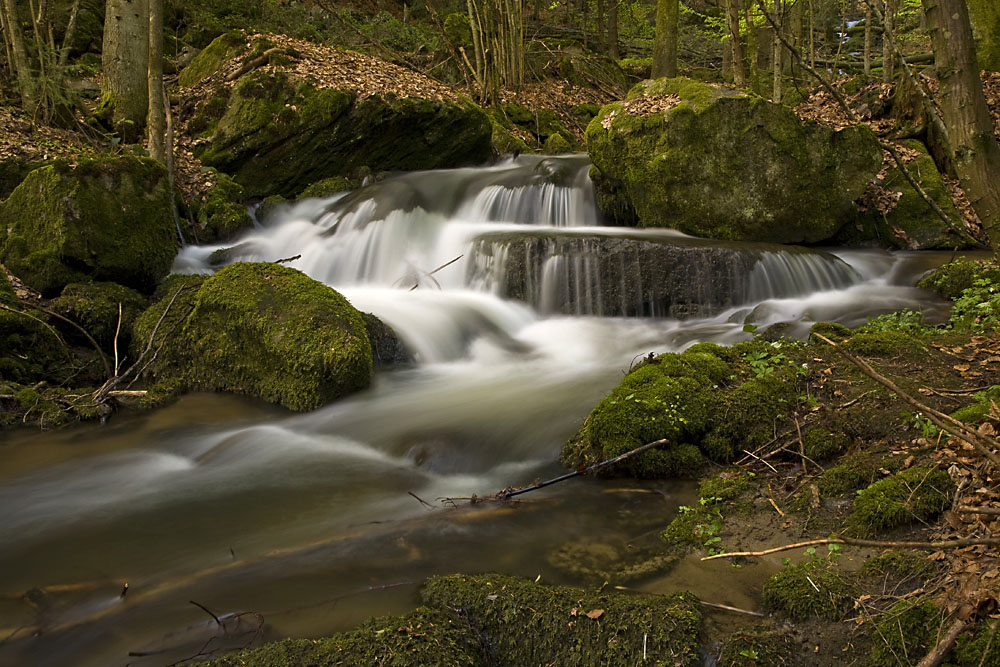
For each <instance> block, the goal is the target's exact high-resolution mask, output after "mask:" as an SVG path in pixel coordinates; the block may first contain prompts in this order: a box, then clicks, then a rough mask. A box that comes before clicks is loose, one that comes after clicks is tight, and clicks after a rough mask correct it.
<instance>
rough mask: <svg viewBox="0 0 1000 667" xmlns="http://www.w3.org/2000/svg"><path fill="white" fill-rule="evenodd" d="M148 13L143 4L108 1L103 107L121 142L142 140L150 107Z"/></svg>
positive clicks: (127, 0) (132, 0)
mask: <svg viewBox="0 0 1000 667" xmlns="http://www.w3.org/2000/svg"><path fill="white" fill-rule="evenodd" d="M148 62H149V9H148V7H147V1H146V0H107V8H106V11H105V17H104V46H103V52H102V54H101V63H102V65H103V69H104V74H103V76H102V77H101V95H102V103H103V104H104V105H105V106H108V107H110V110H111V119H112V123H113V124H114V126H115V129H117V130H118V131H119V132H120V133H121V134H122V141H124V142H126V143H134V142H136V141H138V140H139V138H140V137H142V129H143V127H145V124H146V110H147V106H148V105H149V85H148V82H147V66H148Z"/></svg>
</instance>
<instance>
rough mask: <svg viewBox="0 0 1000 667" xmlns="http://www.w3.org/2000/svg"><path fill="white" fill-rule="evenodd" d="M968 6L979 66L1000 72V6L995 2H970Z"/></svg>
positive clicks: (974, 0) (986, 0)
mask: <svg viewBox="0 0 1000 667" xmlns="http://www.w3.org/2000/svg"><path fill="white" fill-rule="evenodd" d="M967 4H968V6H969V18H970V19H971V20H972V35H973V37H974V38H975V40H976V58H977V60H978V62H979V66H980V67H982V68H983V69H988V70H993V71H994V72H1000V4H997V3H996V2H995V1H994V0H968V2H967Z"/></svg>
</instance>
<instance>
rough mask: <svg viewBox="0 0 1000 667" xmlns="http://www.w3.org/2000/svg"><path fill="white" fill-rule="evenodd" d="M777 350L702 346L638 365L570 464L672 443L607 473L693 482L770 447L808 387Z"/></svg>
mask: <svg viewBox="0 0 1000 667" xmlns="http://www.w3.org/2000/svg"><path fill="white" fill-rule="evenodd" d="M773 345H777V344H771V343H766V342H764V341H754V342H752V343H741V344H739V345H737V346H735V347H734V348H733V349H732V350H728V351H722V350H724V348H720V347H718V346H711V345H708V346H706V345H696V346H693V347H692V348H690V349H688V350H687V351H685V352H684V353H682V354H672V353H670V354H664V355H660V356H659V357H656V358H654V359H652V360H647V361H646V362H645V363H643V364H640V365H638V366H637V367H636V368H635V369H633V370H632V372H631V373H629V374H628V375H627V376H626V377H625V379H624V380H622V382H621V383H620V384H619V385H618V386H617V387H615V389H613V390H612V391H611V393H610V394H609V395H608V396H607V397H606V398H605V399H604V400H603V401H601V402H600V403H599V404H598V405H597V407H595V408H594V410H593V411H592V412H591V413H590V416H589V417H587V419H586V421H585V422H584V424H583V426H582V427H581V428H580V430H579V432H578V433H577V434H576V435H575V436H574V437H573V438H572V439H570V441H569V442H568V443H567V444H566V446H565V447H564V448H563V452H562V460H563V462H564V463H565V464H566V465H568V466H570V467H576V466H580V465H591V464H593V463H596V462H598V461H603V460H606V459H610V458H613V457H615V456H618V455H620V454H624V453H625V452H628V451H630V450H632V449H635V448H637V447H639V446H641V445H644V444H646V443H649V442H653V441H656V440H666V441H667V443H666V444H665V445H664V446H662V447H661V448H657V449H652V450H649V451H647V452H644V453H642V454H639V455H637V456H632V457H630V458H628V459H626V460H625V461H622V462H621V463H619V464H616V465H614V466H607V467H606V468H603V469H602V470H601V473H600V474H605V475H629V476H633V477H671V476H678V475H680V476H690V475H693V474H695V473H697V472H698V470H699V468H700V467H701V466H702V465H703V463H704V461H705V458H708V459H710V460H712V461H716V462H723V463H724V462H728V461H730V460H731V459H732V457H733V455H734V454H735V453H736V452H737V451H739V449H740V448H743V447H747V446H753V445H755V444H756V445H760V444H763V443H764V442H767V441H768V440H770V439H771V438H772V437H774V436H773V429H774V423H775V422H776V421H777V420H779V419H780V418H782V417H783V416H784V415H786V414H787V413H788V412H789V411H790V410H792V409H794V407H795V405H797V402H798V400H799V398H798V397H799V393H800V392H799V389H800V385H801V383H802V377H801V374H800V371H801V368H800V367H799V365H798V364H797V362H795V361H793V360H792V358H791V357H786V356H785V354H784V353H782V352H780V351H779V350H780V349H785V348H782V347H781V346H780V345H779V347H773ZM788 349H791V348H790V347H789V348H788ZM755 355H756V356H755ZM720 356H721V357H722V358H720ZM748 359H752V360H753V361H754V362H756V363H757V364H758V365H759V367H758V368H756V369H754V367H753V366H752V364H751V363H750V362H749V361H748ZM768 364H772V365H768ZM720 416H722V417H724V418H720Z"/></svg>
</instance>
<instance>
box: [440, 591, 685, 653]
mask: <svg viewBox="0 0 1000 667" xmlns="http://www.w3.org/2000/svg"><path fill="white" fill-rule="evenodd" d="M421 596H422V598H423V601H424V603H425V604H428V605H431V606H434V607H443V608H448V609H454V610H456V611H457V612H458V614H459V615H460V616H461V617H463V618H465V619H467V620H468V622H469V624H470V625H472V626H473V627H475V628H476V629H477V631H478V632H479V633H480V636H481V637H482V639H483V642H484V644H485V646H486V650H487V655H488V656H489V662H490V664H501V665H548V664H558V665H567V666H572V665H579V666H584V665H628V664H638V663H639V662H640V661H641V660H643V655H644V651H645V656H646V660H647V661H648V663H649V664H651V665H672V666H673V665H691V666H694V665H700V664H701V660H700V657H699V643H698V631H699V628H700V625H701V612H700V609H699V608H698V603H697V600H695V598H694V597H693V596H691V595H689V594H684V593H682V594H676V595H671V596H630V595H625V594H622V593H593V592H589V591H586V590H584V589H580V588H571V587H567V586H547V585H545V584H537V583H532V582H530V581H526V580H523V579H518V578H516V577H511V576H506V575H500V574H484V575H478V576H470V575H453V576H447V577H433V578H431V579H430V580H428V582H427V584H426V585H425V586H424V589H423V591H422V593H421Z"/></svg>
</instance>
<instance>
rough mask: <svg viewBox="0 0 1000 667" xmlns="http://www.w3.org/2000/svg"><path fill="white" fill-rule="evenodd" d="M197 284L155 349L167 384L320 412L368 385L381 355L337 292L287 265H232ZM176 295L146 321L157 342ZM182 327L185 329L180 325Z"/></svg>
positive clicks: (161, 380) (142, 324)
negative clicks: (160, 322) (376, 353)
mask: <svg viewBox="0 0 1000 667" xmlns="http://www.w3.org/2000/svg"><path fill="white" fill-rule="evenodd" d="M178 283H180V284H181V285H183V284H184V283H187V285H186V288H187V289H185V290H183V292H182V293H181V295H182V296H179V297H178V299H177V300H176V302H175V303H174V306H173V307H171V309H170V314H172V316H171V317H168V318H167V319H166V320H164V324H163V325H161V327H160V331H159V332H158V333H157V337H156V338H155V340H154V343H155V344H156V345H157V346H159V345H160V343H161V342H162V344H163V347H162V349H161V350H160V353H159V355H158V356H157V358H156V361H155V363H154V365H153V367H152V368H151V374H152V377H153V379H154V380H155V381H156V383H157V384H161V385H165V386H169V387H171V388H172V390H173V389H174V388H183V389H189V390H222V391H236V392H240V393H245V394H248V395H250V396H256V397H259V398H263V399H264V400H267V401H270V402H272V403H277V404H280V405H283V406H285V407H287V408H289V409H291V410H311V409H313V408H317V407H319V406H320V405H323V404H324V403H326V402H329V401H332V400H334V399H336V398H339V397H341V396H344V395H346V394H349V393H352V392H355V391H358V390H359V389H363V388H365V387H367V386H368V384H369V382H370V380H371V374H372V352H371V346H370V344H369V340H368V335H367V333H366V332H365V324H364V321H363V320H362V318H361V314H360V313H359V312H358V311H357V310H355V309H354V308H353V307H352V306H351V305H350V304H349V303H348V302H347V300H346V299H344V298H343V297H342V296H341V295H340V294H339V293H337V292H336V291H334V290H333V289H332V288H330V287H327V286H326V285H323V284H322V283H319V282H317V281H315V280H313V279H312V278H309V277H308V276H306V275H305V274H303V273H301V272H300V271H296V270H295V269H291V268H288V267H283V266H280V265H277V264H251V263H237V264H231V265H229V266H227V267H226V268H224V269H222V270H221V271H219V272H218V273H217V274H215V275H214V276H212V277H210V278H207V279H205V278H200V277H194V278H187V279H185V278H177V279H176V280H175V281H174V282H173V284H172V285H171V286H170V288H171V290H172V291H173V292H176V289H178V287H176V286H177V285H178ZM171 298H173V296H172V295H171V296H164V297H163V299H162V300H161V301H159V302H158V303H156V304H154V305H153V306H152V307H151V308H150V309H149V310H147V311H146V312H145V313H143V315H142V316H141V317H140V318H139V320H138V321H137V322H136V325H135V340H137V341H139V342H140V343H142V342H143V341H148V340H149V339H150V336H151V334H152V331H153V328H154V327H155V325H156V322H157V321H158V320H159V318H160V316H161V314H162V313H163V311H164V309H165V308H166V306H167V303H168V301H169V299H171ZM175 324H176V327H175V326H174V325H175Z"/></svg>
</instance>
